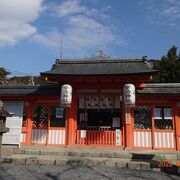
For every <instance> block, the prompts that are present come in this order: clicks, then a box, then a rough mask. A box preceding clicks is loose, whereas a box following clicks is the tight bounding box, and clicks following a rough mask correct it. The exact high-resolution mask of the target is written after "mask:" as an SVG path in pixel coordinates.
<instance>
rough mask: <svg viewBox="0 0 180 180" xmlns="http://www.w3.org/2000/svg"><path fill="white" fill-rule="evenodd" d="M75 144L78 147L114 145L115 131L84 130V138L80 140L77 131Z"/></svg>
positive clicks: (79, 131) (78, 131) (79, 134)
mask: <svg viewBox="0 0 180 180" xmlns="http://www.w3.org/2000/svg"><path fill="white" fill-rule="evenodd" d="M76 144H79V145H100V146H114V145H116V131H112V130H86V138H81V130H77V137H76Z"/></svg>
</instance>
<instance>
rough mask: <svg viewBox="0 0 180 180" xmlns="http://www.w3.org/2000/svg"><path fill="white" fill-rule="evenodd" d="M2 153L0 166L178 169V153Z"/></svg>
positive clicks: (92, 150) (46, 149)
mask: <svg viewBox="0 0 180 180" xmlns="http://www.w3.org/2000/svg"><path fill="white" fill-rule="evenodd" d="M2 154H3V163H15V164H26V165H57V166H62V165H73V166H106V167H118V168H122V167H124V168H125V167H126V168H131V169H138V170H156V171H164V170H168V171H169V170H170V171H171V170H173V171H177V172H178V170H179V166H180V152H177V151H153V150H147V151H134V150H133V151H132V150H122V149H120V150H119V149H108V148H107V149H104V148H81V147H72V148H70V147H67V148H65V147H44V146H42V147H40V146H38V147H35V146H34V147H33V146H28V147H26V146H25V147H22V148H20V149H16V148H3V150H2Z"/></svg>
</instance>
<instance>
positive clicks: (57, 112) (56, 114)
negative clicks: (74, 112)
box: [50, 106, 66, 127]
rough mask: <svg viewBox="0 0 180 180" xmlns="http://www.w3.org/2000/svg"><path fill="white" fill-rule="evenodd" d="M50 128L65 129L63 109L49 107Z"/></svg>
mask: <svg viewBox="0 0 180 180" xmlns="http://www.w3.org/2000/svg"><path fill="white" fill-rule="evenodd" d="M50 113H51V114H50V127H65V122H66V120H65V109H64V108H62V107H58V106H57V107H51V111H50Z"/></svg>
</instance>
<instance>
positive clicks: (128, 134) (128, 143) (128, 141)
mask: <svg viewBox="0 0 180 180" xmlns="http://www.w3.org/2000/svg"><path fill="white" fill-rule="evenodd" d="M132 113H133V110H132V109H130V108H125V107H123V117H124V121H123V122H124V131H125V132H124V141H125V142H124V145H125V148H126V149H131V148H133V147H134V130H133V114H132Z"/></svg>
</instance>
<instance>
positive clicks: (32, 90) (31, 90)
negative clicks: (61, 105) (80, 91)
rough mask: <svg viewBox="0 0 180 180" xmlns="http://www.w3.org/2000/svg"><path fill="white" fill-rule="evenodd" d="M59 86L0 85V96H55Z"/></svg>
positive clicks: (59, 89) (59, 91)
mask: <svg viewBox="0 0 180 180" xmlns="http://www.w3.org/2000/svg"><path fill="white" fill-rule="evenodd" d="M60 93H61V87H60V86H57V85H20V86H19V85H14V86H10V85H9V86H8V85H1V86H0V96H44V95H45V96H56V95H60Z"/></svg>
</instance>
